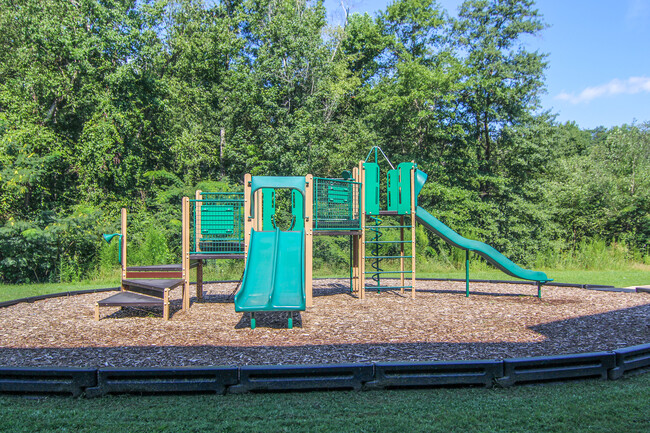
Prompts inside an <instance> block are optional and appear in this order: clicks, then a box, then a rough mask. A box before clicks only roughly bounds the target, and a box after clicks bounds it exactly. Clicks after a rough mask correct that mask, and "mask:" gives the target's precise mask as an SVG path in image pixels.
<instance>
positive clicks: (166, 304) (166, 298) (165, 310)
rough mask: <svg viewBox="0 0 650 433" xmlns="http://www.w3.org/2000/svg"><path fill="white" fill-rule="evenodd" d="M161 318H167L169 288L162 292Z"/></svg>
mask: <svg viewBox="0 0 650 433" xmlns="http://www.w3.org/2000/svg"><path fill="white" fill-rule="evenodd" d="M163 319H165V320H169V288H166V289H165V292H164V294H163Z"/></svg>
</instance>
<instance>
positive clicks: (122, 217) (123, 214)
mask: <svg viewBox="0 0 650 433" xmlns="http://www.w3.org/2000/svg"><path fill="white" fill-rule="evenodd" d="M120 230H121V233H122V242H121V243H120V248H121V249H122V263H121V264H122V280H126V239H127V236H126V208H124V207H123V208H122V210H121V212H120ZM121 288H122V290H124V284H121Z"/></svg>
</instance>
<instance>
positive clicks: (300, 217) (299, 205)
mask: <svg viewBox="0 0 650 433" xmlns="http://www.w3.org/2000/svg"><path fill="white" fill-rule="evenodd" d="M303 200H304V199H303V197H302V194H300V193H299V192H298V191H296V190H293V191H291V215H293V216H294V220H293V227H291V230H302V229H304V228H305V207H304V206H303Z"/></svg>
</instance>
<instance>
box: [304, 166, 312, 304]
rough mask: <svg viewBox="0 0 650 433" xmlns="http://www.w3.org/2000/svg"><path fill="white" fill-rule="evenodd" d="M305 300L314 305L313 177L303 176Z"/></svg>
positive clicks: (309, 175)
mask: <svg viewBox="0 0 650 433" xmlns="http://www.w3.org/2000/svg"><path fill="white" fill-rule="evenodd" d="M305 182H306V184H305V200H304V206H305V215H304V217H305V225H304V226H305V298H306V299H305V301H306V304H307V307H311V306H313V305H314V300H313V294H312V291H313V278H312V275H313V262H314V254H313V251H314V177H313V176H312V175H311V174H308V175H307V176H305Z"/></svg>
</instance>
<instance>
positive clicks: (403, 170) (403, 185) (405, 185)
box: [397, 162, 415, 215]
mask: <svg viewBox="0 0 650 433" xmlns="http://www.w3.org/2000/svg"><path fill="white" fill-rule="evenodd" d="M414 166H415V164H413V163H412V162H402V163H401V164H400V165H398V166H397V170H399V181H398V184H399V200H398V201H397V213H398V214H400V215H408V214H410V213H411V168H413V167H414Z"/></svg>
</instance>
